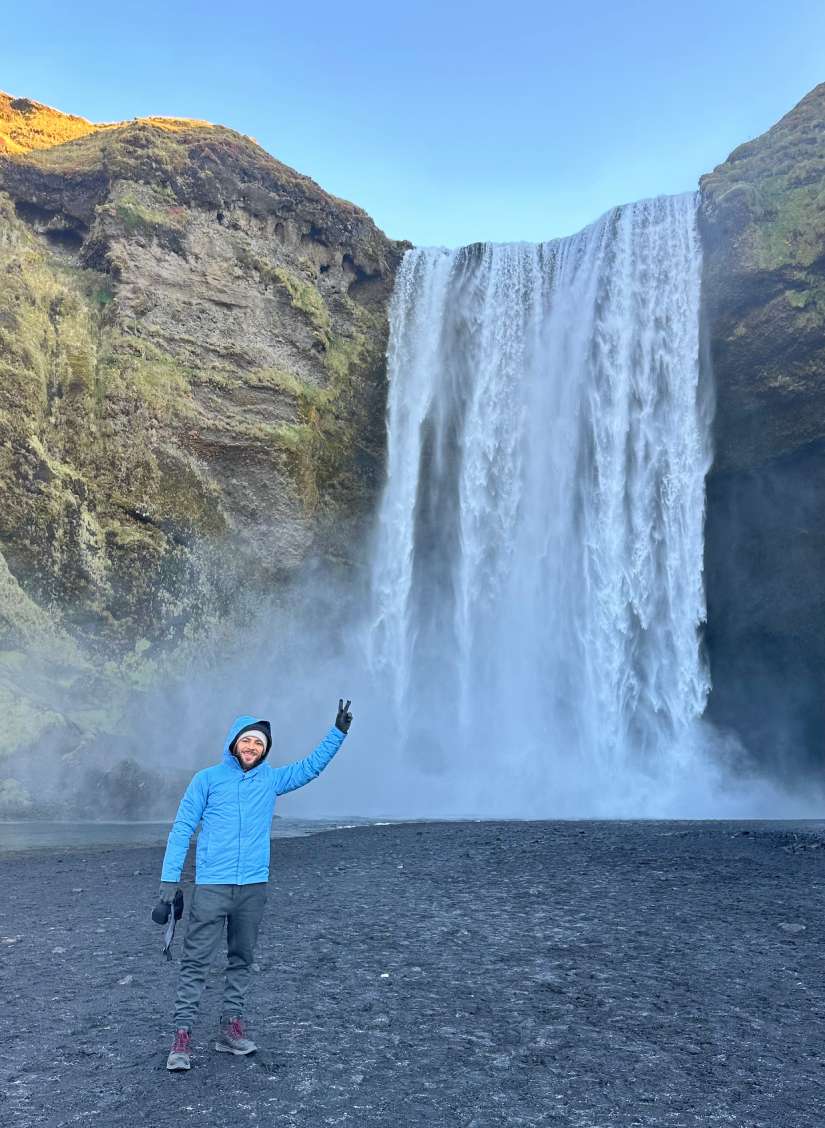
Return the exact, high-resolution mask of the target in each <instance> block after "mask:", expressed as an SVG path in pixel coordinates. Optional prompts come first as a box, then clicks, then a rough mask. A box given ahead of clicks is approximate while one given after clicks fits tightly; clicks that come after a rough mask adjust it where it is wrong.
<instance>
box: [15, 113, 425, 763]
mask: <svg viewBox="0 0 825 1128" xmlns="http://www.w3.org/2000/svg"><path fill="white" fill-rule="evenodd" d="M0 142H2V144H0V279H2V285H0V490H2V492H3V496H4V505H3V507H0V554H2V555H0V560H2V562H3V567H4V568H5V569H6V572H5V573H4V572H2V571H0V599H1V598H2V594H3V583H4V576H6V577H7V581H8V582H7V583H6V594H7V595H8V596H9V601H10V602H11V603H15V602H16V603H17V604H19V607H18V608H17V611H18V612H19V613H18V614H17V618H16V624H17V625H16V626H15V627H14V628H13V629H12V628H11V627H9V628H8V629H7V632H6V636H5V639H4V637H3V636H2V631H0V694H2V692H3V686H4V685H5V687H6V692H7V696H8V701H7V702H6V704H7V706H8V708H7V709H5V710H4V712H5V715H6V717H7V722H6V728H5V730H4V731H0V746H2V747H3V748H4V749H5V750H6V751H8V750H9V749H12V750H13V748H14V747H16V746H17V745H19V742H20V740H21V739H22V737H21V733H24V732H29V733H30V734H31V731H32V725H33V724H34V723H35V722H34V717H35V715H36V716H37V717H39V718H40V721H42V723H43V725H44V726H45V729H46V730H48V732H49V733H50V734H52V735H54V733H55V732H56V731H57V730H58V729H60V728H61V726H63V729H62V731H63V732H64V735H65V737H66V739H65V740H64V741H63V743H62V744H61V743H60V741H59V740H58V741H57V743H58V744H60V747H61V748H62V749H63V751H64V752H66V749H68V750H69V751H70V749H71V747H73V746H76V745H78V742H80V743H82V742H83V741H84V740H94V739H95V738H96V734H99V733H100V732H102V731H105V726H106V725H107V724H109V723H110V721H111V718H116V717H117V716H118V710H119V709H121V707H122V704H123V702H124V700H125V698H126V697H127V696H128V693H130V692H132V693H134V692H141V691H142V690H143V689H145V688H147V687H148V686H149V685H150V684H151V683H152V681H153V679H157V678H159V677H166V676H169V673H170V670H173V669H174V668H175V664H176V661H177V658H176V655H178V657H179V656H180V655H182V654H184V655H185V654H186V652H187V647H189V646H190V645H192V642H193V640H194V639H196V638H197V637H199V636H203V635H204V634H209V633H214V632H215V631H216V630H219V629H220V624H221V623H222V622H224V621H226V620H227V618H228V617H229V616H231V614H232V609H233V606H234V604H235V602H236V601H237V597H238V594H239V593H240V592H243V593H245V595H246V596H247V597H248V596H249V595H250V594H251V593H253V592H254V591H256V590H257V591H261V592H270V591H271V590H273V588H277V586H278V585H279V584H281V583H282V582H283V581H284V580H285V579H287V578H288V577H289V576H290V575H292V574H293V573H294V572H295V570H296V569H298V568H299V567H300V566H301V564H302V563H303V561H304V560H305V559H306V558H307V556H308V555H310V554H311V555H313V556H315V557H318V556H321V557H323V556H327V557H329V558H330V559H335V560H336V561H341V560H342V559H343V560H346V559H347V557H348V556H349V555H350V545H351V544H352V543H354V542H353V541H352V540H351V539H350V537H348V536H346V535H342V534H341V533H340V532H337V533H336V532H335V530H336V529H339V530H340V529H341V528H342V527H346V529H347V530H350V529H351V527H352V523H353V522H358V521H359V520H361V519H363V517H364V516H365V515H366V514H367V513H368V512H369V511H370V509H371V507H372V503H373V500H374V494H375V490H376V488H377V483H378V477H379V473H378V470H379V467H380V465H381V460H382V457H383V419H384V400H385V373H384V355H385V348H386V336H387V320H386V307H387V303H388V299H389V295H390V293H391V290H392V284H393V277H394V271H395V268H396V266H397V264H398V262H399V261H400V257H401V254H402V252H403V249H404V247H403V246H402V245H400V244H397V243H393V242H391V241H390V240H388V239H387V238H386V237H385V236H384V235H383V234H382V233H381V232H380V231H378V229H377V228H376V227H375V226H374V224H373V223H372V221H371V220H370V219H369V217H368V216H367V215H366V214H365V213H364V212H363V211H361V210H360V209H359V208H357V207H355V206H354V205H352V204H349V203H346V202H345V201H342V200H338V199H336V198H335V197H332V196H330V195H329V194H328V193H326V192H324V191H323V190H322V189H321V188H319V187H318V185H316V184H314V182H313V181H311V180H310V179H308V178H307V177H305V176H302V175H300V174H299V173H297V172H295V171H294V170H292V169H289V168H287V167H286V166H285V165H282V164H281V163H280V162H278V161H277V160H275V159H274V158H273V157H271V156H270V155H269V154H267V153H265V152H264V151H263V150H262V149H261V148H260V147H259V146H258V145H257V144H256V143H255V142H254V141H252V140H251V139H250V138H248V137H244V136H243V135H241V134H238V133H235V132H234V131H232V130H230V129H225V128H223V127H221V126H213V125H211V124H209V123H207V122H196V121H183V120H179V119H154V118H149V119H141V120H135V121H132V122H127V123H114V124H106V125H94V124H93V123H89V122H84V121H83V119H77V118H72V117H70V116H69V115H62V114H60V113H59V112H58V111H54V110H50V109H49V108H48V107H44V106H39V105H38V104H37V103H30V102H28V101H26V100H20V99H12V98H10V97H9V96H5V95H0ZM26 615H28V616H29V620H28V621H29V627H30V630H29V629H28V628H24V627H23V626H22V625H21V624H23V623H24V622H26V621H27V620H26ZM38 615H39V616H41V620H42V621H41V622H40V627H39V628H38V629H41V630H42V631H45V632H46V635H49V633H50V632H51V637H53V638H58V637H59V638H61V639H62V640H64V642H65V645H66V646H74V647H75V652H74V657H73V658H67V660H66V663H65V664H64V665H61V666H60V670H58V669H57V667H56V666H55V664H54V662H52V661H51V659H50V658H49V656H48V654H47V653H45V652H44V654H43V655H42V656H41V657H42V662H40V665H39V666H38V667H37V668H38V671H39V673H38V675H37V676H38V678H39V679H40V681H39V682H38V685H39V686H40V687H41V688H42V685H43V684H44V683H45V682H47V681H49V680H50V679H51V680H52V681H53V682H54V683H55V684H58V683H59V682H60V678H62V679H63V681H64V682H65V690H66V692H65V693H54V694H49V693H48V692H47V693H46V694H45V697H44V698H43V700H45V701H47V702H48V703H49V710H50V711H49V710H40V711H39V712H38V709H39V706H38V700H39V699H36V694H33V693H32V692H30V690H29V689H27V688H26V687H25V678H22V677H20V676H19V671H18V670H16V667H15V661H14V658H15V655H17V656H19V655H20V654H21V653H24V652H26V648H27V647H28V646H30V645H32V638H33V637H34V635H33V634H32V633H31V632H33V631H34V627H33V626H32V625H31V623H32V622H33V620H32V618H31V617H32V616H34V617H35V618H36V617H37V616H38ZM0 618H2V606H0ZM0 626H2V623H1V622H0ZM27 630H28V632H29V633H27ZM44 637H45V635H44ZM138 644H140V647H141V649H140V651H139V652H138V651H137V650H136V647H137V646H138ZM3 646H5V648H6V649H5V655H6V657H7V658H8V663H7V666H6V667H5V668H4V667H3V653H4V652H3V651H2V647H3ZM46 649H47V650H48V647H47V648H46ZM4 669H5V675H6V680H5V682H4V681H3V674H4ZM95 679H98V680H97V682H95ZM100 679H102V680H100ZM35 680H37V679H35ZM38 692H39V691H38ZM101 696H102V697H103V698H105V700H106V702H107V704H106V707H105V709H103V710H102V712H101V710H100V709H99V708H96V707H95V699H96V698H97V700H98V701H99V700H100V698H101ZM3 700H5V699H2V700H0V704H2V703H3ZM30 707H31V708H30ZM32 710H33V711H32ZM38 723H40V722H38ZM38 731H39V732H40V730H38ZM35 735H36V734H35ZM40 735H43V733H42V732H40ZM49 739H50V740H51V739H52V736H50V737H49ZM66 754H69V753H68V752H66Z"/></svg>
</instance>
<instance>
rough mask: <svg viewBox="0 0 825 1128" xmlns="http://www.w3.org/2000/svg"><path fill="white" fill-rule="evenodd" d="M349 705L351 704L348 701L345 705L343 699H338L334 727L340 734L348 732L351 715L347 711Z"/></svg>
mask: <svg viewBox="0 0 825 1128" xmlns="http://www.w3.org/2000/svg"><path fill="white" fill-rule="evenodd" d="M351 704H352V702H351V701H348V702H347V703H346V705H345V704H344V699H343V697H339V698H338V716H337V717H336V718H335V727H336V728H337V729H339V730H340V731H341V732H349V726H350V725H351V724H352V713H350V711H349V707H350V705H351Z"/></svg>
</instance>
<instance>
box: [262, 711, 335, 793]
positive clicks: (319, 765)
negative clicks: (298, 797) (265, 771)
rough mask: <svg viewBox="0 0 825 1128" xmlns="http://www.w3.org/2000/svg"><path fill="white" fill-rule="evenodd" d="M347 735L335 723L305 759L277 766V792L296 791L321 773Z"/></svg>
mask: <svg viewBox="0 0 825 1128" xmlns="http://www.w3.org/2000/svg"><path fill="white" fill-rule="evenodd" d="M345 735H346V734H345V733H343V732H341V730H340V729H338V728H336V727H335V725H333V726H332V728H331V729H330V730H329V732H328V733H327V735H326V736H325V737H324V739H323V740H322V741H321V743H320V744H319V745H318V747H317V748H316V749H315V750H314V751H313V752H310V754H309V755H308V756H305V757H304V758H303V760H296V761H295V762H294V763H293V764H284V766H283V767H282V768H276V769H275V794H276V795H284V794H285V793H286V792H287V791H294V790H295V789H296V788H297V787H303V786H304V784H305V783H309V782H310V781H311V780H313V779H315V777H316V776H318V775H320V774H321V772H322V771H323V770H324V768H325V767H326V766H327V764H328V763H329V762H330V760H331V759H332V757H333V756H334V755H335V753H336V752H337V751H338V749H339V748H340V747H341V745H342V744H343V743H344V736H345Z"/></svg>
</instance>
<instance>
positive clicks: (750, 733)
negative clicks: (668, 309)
mask: <svg viewBox="0 0 825 1128" xmlns="http://www.w3.org/2000/svg"><path fill="white" fill-rule="evenodd" d="M700 187H701V193H702V210H701V224H702V235H703V243H704V248H705V268H704V269H705V274H704V301H705V316H706V323H707V329H708V335H709V342H710V351H711V356H712V363H713V370H714V377H715V383H716V389H717V414H716V423H715V448H716V458H715V463H714V469H713V472H712V474H711V477H710V480H709V482H708V521H707V535H706V582H707V595H708V630H707V643H708V651H709V656H710V661H711V672H712V677H713V692H712V697H711V702H710V712H711V715H712V716H713V717H714V719H715V720H717V721H718V722H720V723H722V724H724V725H727V726H730V727H732V728H734V729H735V730H737V731H738V732H739V733H740V734H741V735H742V736H743V737H744V740H745V742H746V744H747V746H748V747H749V749H750V750H751V751H752V752H753V753H754V754H755V755H757V756H758V757H759V758H760V759H761V760H763V761H764V762H765V763H766V764H769V765H770V766H771V767H772V768H774V769H775V770H777V771H779V772H782V771H783V770H788V771H790V772H792V771H793V769H794V767H801V766H803V765H805V766H810V764H811V763H816V764H817V765H821V762H822V752H823V738H824V737H825V568H824V567H823V564H824V563H825V84H823V85H821V86H818V87H817V88H816V89H815V90H813V91H812V92H811V93H810V94H809V95H808V96H807V97H806V98H804V99H803V101H802V102H800V103H799V105H798V106H797V107H796V108H795V109H794V110H792V111H791V113H789V114H788V115H787V116H786V117H784V118H783V119H782V120H781V121H780V122H778V123H777V124H776V125H775V126H774V127H773V128H772V129H771V130H769V131H768V132H767V133H766V134H764V136H762V137H758V138H757V139H756V140H754V141H749V142H747V143H746V144H744V145H741V146H740V147H739V148H738V149H736V150H735V151H734V152H733V153H732V154H731V155H730V157H729V158H728V160H727V161H726V162H725V163H724V164H722V165H720V166H719V167H718V168H716V169H715V170H714V171H713V172H712V173H710V174H709V175H708V176H705V177H703V178H702V180H701V184H700Z"/></svg>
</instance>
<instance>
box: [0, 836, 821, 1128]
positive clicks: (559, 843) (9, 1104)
mask: <svg viewBox="0 0 825 1128" xmlns="http://www.w3.org/2000/svg"><path fill="white" fill-rule="evenodd" d="M820 841H821V839H819V838H817V837H816V836H815V835H813V834H812V835H809V836H805V835H802V836H799V837H797V836H795V835H794V834H792V833H790V832H788V831H783V830H779V829H775V828H774V829H771V828H765V827H762V828H757V827H750V828H748V827H746V824H721V823H711V824H703V823H498V824H497V823H452V824H451V823H446V824H445V823H441V824H438V823H428V824H408V825H401V826H387V827H366V828H364V827H362V828H358V829H354V830H348V831H334V832H329V833H325V834H320V835H317V836H314V837H311V838H302V839H287V840H284V839H281V840H277V841H275V842H274V843H273V859H272V862H273V864H272V880H271V888H270V895H269V904H268V908H267V913H266V916H265V918H264V923H263V926H262V931H261V941H260V946H259V971H258V974H257V975H256V977H255V981H254V984H253V989H252V992H251V995H250V1005H249V1009H248V1018H249V1021H250V1025H251V1028H252V1032H253V1033H254V1035H255V1037H256V1038H257V1040H258V1042H259V1045H260V1047H261V1048H260V1051H259V1053H258V1054H257V1055H255V1056H254V1057H249V1058H233V1057H231V1056H230V1055H223V1054H216V1053H215V1051H214V1050H213V1049H212V1044H211V1043H212V1036H213V1032H214V1027H215V1023H216V1019H217V1015H218V1012H219V1006H220V979H221V977H220V970H219V968H218V967H216V968H215V969H214V972H213V975H212V977H211V980H210V983H209V986H208V988H207V991H206V993H205V995H204V1002H203V1006H202V1012H201V1013H202V1021H201V1022H200V1023H199V1025H198V1026H197V1028H196V1030H195V1032H194V1043H195V1049H194V1057H193V1067H192V1070H191V1071H190V1072H189V1073H188V1074H168V1073H167V1072H166V1069H165V1062H166V1053H167V1050H168V1047H169V1042H170V1037H171V1030H170V1016H171V1007H172V998H173V993H174V986H175V977H176V973H177V963H173V964H165V963H164V962H162V961H161V959H160V955H159V950H160V933H161V930H160V929H159V928H158V926H156V925H154V924H152V923H151V921H150V920H149V913H150V910H151V908H152V905H153V903H154V899H155V895H156V891H157V884H158V871H159V868H160V860H161V855H162V851H161V850H159V849H155V848H149V847H138V848H131V849H122V848H119V849H113V848H105V849H98V850H85V851H69V852H63V853H34V852H31V853H28V854H17V855H11V856H6V857H5V858H3V859H2V860H0V866H2V873H3V898H2V905H1V906H0V914H2V915H0V961H2V962H0V989H1V990H2V1008H1V1009H0V1034H1V1035H2V1047H3V1052H2V1060H1V1061H0V1123H2V1124H3V1125H6V1124H8V1125H9V1126H10V1128H11V1126H13V1128H28V1126H30V1125H32V1126H33V1125H49V1126H51V1125H55V1126H58V1125H74V1124H94V1125H96V1126H101V1128H108V1126H110V1125H137V1124H146V1125H149V1126H152V1128H165V1126H167V1125H178V1124H198V1125H200V1124H203V1125H207V1124H208V1125H215V1126H224V1125H246V1124H256V1125H257V1124H261V1125H270V1124H271V1125H284V1126H289V1128H293V1126H295V1128H297V1126H302V1128H303V1126H307V1128H310V1126H311V1128H320V1126H322V1125H341V1124H345V1125H352V1126H354V1128H372V1126H379V1125H381V1126H386V1128H395V1126H401V1128H407V1126H418V1125H439V1126H441V1125H443V1126H445V1128H447V1126H448V1128H453V1126H456V1128H492V1126H493V1125H547V1126H565V1128H567V1126H570V1128H624V1126H628V1128H629V1126H631V1125H632V1126H653V1125H662V1126H664V1125H668V1126H679V1128H688V1126H691V1128H692V1126H702V1128H708V1126H715V1125H736V1126H737V1128H808V1126H811V1128H814V1126H816V1128H822V1126H823V1125H825V1100H823V1096H824V1095H825V1088H824V1087H823V1082H825V869H824V867H825V850H822V849H819V848H818V846H819V844H820ZM175 949H176V955H179V952H180V941H179V938H176V940H175Z"/></svg>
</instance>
